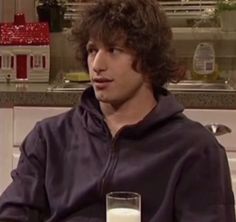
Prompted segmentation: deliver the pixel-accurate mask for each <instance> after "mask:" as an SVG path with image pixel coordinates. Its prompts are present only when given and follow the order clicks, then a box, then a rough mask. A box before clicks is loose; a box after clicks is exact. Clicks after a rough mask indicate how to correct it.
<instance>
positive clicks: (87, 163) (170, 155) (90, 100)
mask: <svg viewBox="0 0 236 222" xmlns="http://www.w3.org/2000/svg"><path fill="white" fill-rule="evenodd" d="M140 105H141V104H140ZM182 111H183V107H182V106H181V105H180V104H178V103H177V102H176V100H175V98H174V96H173V95H171V94H170V93H168V92H167V93H166V95H164V94H163V95H161V96H159V97H158V105H157V107H155V108H154V109H153V110H152V111H151V112H150V113H149V114H148V115H147V116H146V117H145V118H144V119H142V120H141V121H140V122H139V123H137V124H135V125H131V126H126V127H123V128H122V129H121V130H119V132H118V133H117V134H116V135H115V137H114V138H112V136H111V134H110V132H109V130H108V127H107V125H106V123H105V122H104V120H103V115H102V113H101V111H100V108H99V104H98V101H97V100H96V98H95V96H94V92H93V90H92V88H89V89H87V90H86V91H85V92H84V93H83V95H82V98H81V101H80V106H78V107H76V108H73V109H71V110H70V111H69V112H66V113H63V114H61V115H58V116H55V117H51V118H47V119H45V120H43V121H41V122H39V123H37V124H36V126H35V128H34V129H33V130H32V131H31V132H30V133H29V135H28V136H27V137H26V139H25V140H24V142H23V144H22V146H21V152H22V153H21V157H20V161H19V164H18V167H17V169H16V170H14V171H13V172H12V177H13V182H12V183H11V184H10V186H9V187H8V188H7V189H6V191H5V192H4V193H3V194H2V196H1V197H0V221H7V220H10V221H20V222H23V221H29V222H34V221H35V222H36V221H37V222H38V221H48V222H49V221H50V222H60V221H63V222H75V221H76V222H105V221H106V219H105V216H106V214H105V212H106V211H105V195H106V193H108V192H111V191H134V192H138V193H140V194H141V196H142V222H235V214H234V197H233V192H232V187H231V179H230V173H229V167H228V162H227V158H226V154H225V150H224V148H223V147H222V146H221V145H220V144H219V143H218V142H217V140H216V139H215V138H214V136H213V135H212V134H211V133H210V132H208V131H207V130H206V129H205V128H204V127H203V126H202V125H200V124H199V123H197V122H194V121H191V120H189V119H188V118H186V117H185V116H184V115H183V114H182Z"/></svg>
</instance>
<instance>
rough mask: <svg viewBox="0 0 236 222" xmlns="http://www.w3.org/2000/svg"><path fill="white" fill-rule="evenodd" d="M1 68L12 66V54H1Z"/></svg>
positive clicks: (7, 68)
mask: <svg viewBox="0 0 236 222" xmlns="http://www.w3.org/2000/svg"><path fill="white" fill-rule="evenodd" d="M1 68H2V69H6V70H9V69H13V68H14V56H12V55H9V54H3V55H2V56H1Z"/></svg>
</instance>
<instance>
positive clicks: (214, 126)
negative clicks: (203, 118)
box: [205, 123, 232, 136]
mask: <svg viewBox="0 0 236 222" xmlns="http://www.w3.org/2000/svg"><path fill="white" fill-rule="evenodd" d="M205 127H206V128H207V129H208V130H209V131H210V132H212V133H213V134H214V135H215V136H221V135H224V134H227V133H231V132H232V130H231V129H230V128H229V127H228V126H226V125H223V124H218V123H211V124H207V125H205Z"/></svg>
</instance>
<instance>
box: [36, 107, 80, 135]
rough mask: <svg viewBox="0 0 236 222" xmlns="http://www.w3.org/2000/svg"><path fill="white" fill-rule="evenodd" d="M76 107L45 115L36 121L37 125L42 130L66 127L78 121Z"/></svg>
mask: <svg viewBox="0 0 236 222" xmlns="http://www.w3.org/2000/svg"><path fill="white" fill-rule="evenodd" d="M79 119H80V118H79V112H78V107H73V108H71V109H69V110H65V111H64V112H62V113H60V114H57V115H54V116H50V117H47V118H45V119H43V120H40V121H38V122H37V124H36V125H37V127H38V128H40V129H42V130H43V131H49V130H50V131H55V130H57V129H60V128H67V127H69V126H73V125H74V124H76V123H78V122H79Z"/></svg>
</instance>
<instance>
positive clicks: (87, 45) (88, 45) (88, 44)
mask: <svg viewBox="0 0 236 222" xmlns="http://www.w3.org/2000/svg"><path fill="white" fill-rule="evenodd" d="M94 46H95V44H94V42H92V41H88V43H87V44H86V48H88V47H94Z"/></svg>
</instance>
